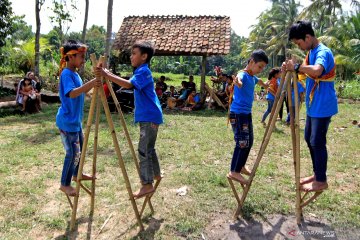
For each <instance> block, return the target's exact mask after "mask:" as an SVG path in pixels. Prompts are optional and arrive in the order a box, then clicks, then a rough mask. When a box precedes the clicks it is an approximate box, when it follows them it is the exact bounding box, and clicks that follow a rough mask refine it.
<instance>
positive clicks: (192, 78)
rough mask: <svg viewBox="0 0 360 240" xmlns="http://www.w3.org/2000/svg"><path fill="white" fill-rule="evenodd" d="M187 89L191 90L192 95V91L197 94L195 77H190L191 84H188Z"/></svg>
mask: <svg viewBox="0 0 360 240" xmlns="http://www.w3.org/2000/svg"><path fill="white" fill-rule="evenodd" d="M187 89H188V90H189V93H191V92H192V91H195V92H196V84H195V83H194V76H193V75H190V76H189V82H187Z"/></svg>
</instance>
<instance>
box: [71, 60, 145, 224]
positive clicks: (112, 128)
mask: <svg viewBox="0 0 360 240" xmlns="http://www.w3.org/2000/svg"><path fill="white" fill-rule="evenodd" d="M90 58H91V60H92V63H93V66H94V68H95V67H96V66H97V60H96V57H95V55H94V54H91V55H90ZM99 61H100V62H102V63H103V62H104V57H102V58H100V60H99ZM99 77H101V76H96V78H99ZM109 89H111V90H113V89H112V87H111V86H110V87H109ZM112 92H113V91H112ZM98 96H100V99H101V103H102V105H103V108H104V111H105V115H106V119H107V122H108V125H109V130H110V133H111V136H112V139H113V144H114V148H115V152H116V155H117V158H118V161H119V166H120V168H121V172H122V175H123V177H124V180H125V185H126V189H127V191H128V194H129V197H130V201H131V204H132V207H133V210H134V213H135V216H136V219H137V221H138V225H139V227H140V230H141V231H143V230H144V226H143V224H142V221H141V216H140V214H139V211H138V208H137V205H136V202H135V198H134V196H133V192H132V189H131V185H130V181H129V177H128V174H127V172H126V168H125V164H124V160H123V158H122V154H121V151H120V146H119V143H118V140H117V136H116V132H115V126H114V123H113V120H112V117H111V113H110V110H109V106H108V103H107V100H106V97H105V93H104V89H103V88H100V89H97V88H95V89H94V92H93V98H92V100H91V104H90V110H89V116H88V121H87V126H86V133H85V137H84V144H83V149H82V153H81V158H80V166H79V172H78V177H77V179H78V181H77V185H76V193H77V195H76V196H75V199H74V204H73V207H72V209H73V211H72V217H71V223H70V230H73V229H74V227H75V219H76V211H77V204H78V199H79V194H80V186H81V185H82V184H81V183H80V180H81V176H82V169H83V167H84V161H85V155H86V150H87V146H88V139H89V133H90V129H91V125H92V120H93V119H92V118H93V115H94V109H95V103H96V101H98ZM115 99H116V98H115ZM99 105H100V104H99V102H98V107H97V112H96V126H95V138H94V142H95V146H94V148H97V138H98V127H99V119H100V107H99ZM119 112H121V110H120V111H119ZM121 113H122V112H121ZM122 123H123V126H126V124H125V121H124V122H122ZM127 139H128V141H129V136H128V133H127ZM130 141H131V140H130ZM129 145H130V144H129ZM130 148H131V149H132V151H133V152H134V150H133V147H132V144H131V147H130ZM134 154H135V153H134ZM134 154H133V155H134ZM136 164H138V163H137V161H136ZM95 165H96V151H95V149H94V161H93V173H94V171H96V166H95ZM137 169H138V167H137ZM93 181H94V180H93ZM92 190H93V191H90V190H88V191H89V192H90V193H89V192H88V191H87V192H88V193H89V194H90V195H91V196H92V199H91V210H92V211H93V209H94V200H95V199H94V194H95V184H94V183H93V186H92ZM150 204H151V203H149V205H150ZM151 207H152V206H151Z"/></svg>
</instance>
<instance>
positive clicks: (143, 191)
mask: <svg viewBox="0 0 360 240" xmlns="http://www.w3.org/2000/svg"><path fill="white" fill-rule="evenodd" d="M154 191H155V189H154V187H153V185H152V184H145V185H142V187H141V188H140V189H139V190H138V191H136V192H135V193H133V196H134V198H135V199H139V198H142V197H144V196H146V195H148V194H150V193H153V192H154Z"/></svg>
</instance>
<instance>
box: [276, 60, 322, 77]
mask: <svg viewBox="0 0 360 240" xmlns="http://www.w3.org/2000/svg"><path fill="white" fill-rule="evenodd" d="M295 64H296V62H295V61H293V60H288V61H286V62H284V63H283V65H282V69H285V70H287V71H294V68H295ZM298 71H299V72H301V73H305V74H307V75H309V76H314V77H319V76H321V74H322V73H323V71H324V67H323V66H322V65H320V64H316V65H304V64H300V66H299V70H298Z"/></svg>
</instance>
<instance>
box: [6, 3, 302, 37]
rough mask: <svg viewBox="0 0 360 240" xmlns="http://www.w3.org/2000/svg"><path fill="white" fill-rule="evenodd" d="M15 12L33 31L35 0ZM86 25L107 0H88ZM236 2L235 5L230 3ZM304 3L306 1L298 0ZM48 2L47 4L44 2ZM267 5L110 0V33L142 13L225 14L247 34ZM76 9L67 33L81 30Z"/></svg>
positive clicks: (99, 15) (102, 15) (44, 24)
mask: <svg viewBox="0 0 360 240" xmlns="http://www.w3.org/2000/svg"><path fill="white" fill-rule="evenodd" d="M10 1H11V2H12V8H13V12H14V13H15V14H16V15H25V21H26V22H27V23H28V24H29V25H32V29H33V32H35V28H36V21H35V0H10ZM45 2H46V3H45V5H44V6H43V7H42V11H41V15H40V17H41V33H44V34H46V33H48V32H49V31H50V30H51V29H52V28H53V26H52V25H51V22H50V20H49V16H51V10H50V9H49V7H50V5H49V4H50V3H51V2H52V1H50V0H47V1H45ZM89 2H90V3H89V18H88V24H87V28H89V27H91V26H92V25H93V24H95V25H98V26H104V28H105V29H106V25H107V1H106V0H90V1H89ZM235 2H236V5H235V4H234V3H235ZM301 3H302V4H308V3H309V0H301ZM46 4H48V5H46ZM270 7H271V1H269V0H251V1H248V0H238V1H237V0H151V1H150V0H113V29H112V30H113V32H118V30H119V28H120V26H121V23H122V20H123V19H124V17H127V16H134V15H135V16H144V15H145V16H146V15H187V16H198V15H220V16H229V17H230V20H231V28H232V29H233V30H234V31H235V33H236V34H237V35H240V36H244V37H248V36H249V33H250V31H251V29H250V28H249V27H250V26H251V25H254V24H256V23H257V19H256V18H257V17H258V16H259V15H260V13H261V12H263V11H264V10H266V9H269V8H270ZM77 8H78V9H79V10H78V11H77V12H76V14H74V15H75V17H76V18H75V19H73V22H72V23H71V26H70V29H69V32H80V31H82V27H83V22H84V12H85V1H84V0H77Z"/></svg>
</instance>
